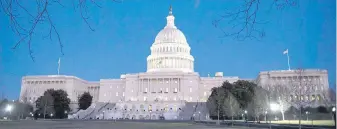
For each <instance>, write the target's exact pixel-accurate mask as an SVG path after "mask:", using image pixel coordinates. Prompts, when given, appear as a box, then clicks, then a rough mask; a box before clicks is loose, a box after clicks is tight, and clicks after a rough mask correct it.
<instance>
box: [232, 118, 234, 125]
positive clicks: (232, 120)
mask: <svg viewBox="0 0 337 129" xmlns="http://www.w3.org/2000/svg"><path fill="white" fill-rule="evenodd" d="M233 124H234V119H233V116H232V126H233Z"/></svg>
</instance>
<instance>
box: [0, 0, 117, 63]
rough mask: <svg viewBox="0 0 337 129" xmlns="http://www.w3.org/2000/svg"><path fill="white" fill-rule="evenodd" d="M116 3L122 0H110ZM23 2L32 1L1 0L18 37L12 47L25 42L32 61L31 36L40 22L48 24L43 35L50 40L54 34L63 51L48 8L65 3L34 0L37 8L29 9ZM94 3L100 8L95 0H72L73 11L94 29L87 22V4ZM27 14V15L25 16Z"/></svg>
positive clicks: (91, 28) (51, 0) (2, 10)
mask: <svg viewBox="0 0 337 129" xmlns="http://www.w3.org/2000/svg"><path fill="white" fill-rule="evenodd" d="M111 1H113V2H116V3H120V2H122V0H111ZM25 2H27V3H32V1H24V0H1V1H0V6H1V12H2V13H3V14H4V15H6V16H7V17H8V19H9V21H10V27H11V29H12V31H13V32H14V33H15V34H16V36H18V37H19V40H18V41H17V42H16V43H15V44H14V45H13V47H12V49H17V48H18V47H19V46H20V45H21V44H22V43H27V45H28V51H29V55H30V57H31V59H32V60H33V61H34V55H33V50H32V47H31V46H32V45H31V44H32V37H33V36H34V33H35V32H36V28H37V26H39V25H41V24H47V25H49V29H48V32H47V35H45V37H47V38H49V39H50V40H52V37H54V36H56V39H57V41H58V44H59V47H60V53H61V54H62V55H64V53H63V43H62V40H61V36H60V34H59V32H58V31H57V28H56V26H55V23H54V21H53V19H52V17H51V14H50V11H49V8H50V7H51V6H52V5H55V4H56V5H59V7H61V9H62V8H65V7H67V6H66V5H64V4H62V3H63V2H64V1H63V2H62V1H61V0H36V4H35V6H36V8H37V10H29V9H28V8H27V7H25V4H24V3H25ZM89 5H94V6H96V7H98V8H102V7H101V6H100V5H99V3H97V2H96V0H72V5H70V6H72V8H74V11H76V10H79V14H80V17H81V18H82V19H83V21H84V22H85V23H86V24H87V25H88V27H89V29H90V30H92V31H94V30H95V29H94V28H93V27H92V26H91V25H90V24H89V22H88V19H89V14H88V6H89ZM25 16H27V17H25ZM21 18H26V19H27V20H25V21H27V23H20V22H19V21H20V20H19V19H21ZM23 24H29V27H27V28H26V27H24V26H23Z"/></svg>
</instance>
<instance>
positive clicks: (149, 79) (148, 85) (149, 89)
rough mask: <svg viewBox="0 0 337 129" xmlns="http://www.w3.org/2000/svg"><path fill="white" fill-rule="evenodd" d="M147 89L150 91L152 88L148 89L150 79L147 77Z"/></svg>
mask: <svg viewBox="0 0 337 129" xmlns="http://www.w3.org/2000/svg"><path fill="white" fill-rule="evenodd" d="M147 89H148V91H149V92H150V93H151V91H152V90H151V89H150V79H149V78H147Z"/></svg>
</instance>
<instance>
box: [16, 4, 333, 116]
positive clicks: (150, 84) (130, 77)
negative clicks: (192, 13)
mask: <svg viewBox="0 0 337 129" xmlns="http://www.w3.org/2000/svg"><path fill="white" fill-rule="evenodd" d="M174 18H175V17H174V16H173V14H172V8H170V10H169V15H168V16H167V17H166V19H167V24H166V26H165V27H164V28H163V29H162V30H161V31H160V32H159V33H158V34H157V36H156V38H155V40H154V43H153V44H152V46H151V47H150V50H151V54H150V55H149V56H148V57H147V71H146V72H142V73H134V74H122V75H121V76H120V78H118V79H101V80H99V81H97V82H90V81H86V80H83V79H80V78H78V77H75V76H66V75H46V76H25V77H23V78H22V86H21V93H20V100H21V101H23V102H28V103H32V104H34V102H35V100H36V99H37V98H38V97H39V96H41V95H43V92H44V91H45V90H47V89H50V88H54V89H63V90H65V91H66V92H67V93H68V95H69V96H68V97H69V98H70V99H71V102H72V103H74V104H76V103H77V98H78V96H80V95H81V94H83V93H84V92H87V91H88V92H90V94H91V95H93V102H94V104H92V105H91V106H90V107H89V108H88V109H87V110H84V111H79V112H77V113H76V114H74V115H73V116H72V117H74V118H81V119H89V118H94V119H96V118H100V119H110V118H129V119H159V117H161V116H163V117H165V119H185V118H183V115H184V113H185V115H187V116H188V112H190V114H191V113H192V114H193V115H194V116H195V115H199V119H206V117H205V116H206V115H207V113H206V114H202V113H205V111H203V110H204V108H202V107H205V104H204V105H202V104H201V105H199V107H197V106H198V105H197V103H203V102H206V101H207V98H208V96H209V95H210V92H211V88H213V87H216V86H220V85H221V84H222V83H223V82H224V81H229V82H230V83H233V82H235V81H237V80H239V77H237V76H234V77H227V76H223V73H222V72H217V73H215V75H214V76H212V77H211V76H208V77H200V76H199V74H198V73H197V72H195V71H194V58H193V56H192V55H191V54H190V53H191V48H190V46H189V44H188V42H187V40H186V37H185V36H184V34H183V33H182V32H181V31H180V30H179V29H178V28H177V27H176V25H175V23H174ZM315 73H317V74H315ZM313 74H314V75H315V77H317V76H319V77H321V78H323V79H325V80H326V81H327V72H320V71H315V72H314V73H313ZM259 77H263V76H259ZM262 79H264V78H262ZM252 80H253V79H252ZM259 80H260V81H261V79H259ZM324 88H328V83H324ZM73 108H75V107H73ZM197 110H199V111H198V113H197V114H195V113H194V112H196V111H197ZM201 111H202V112H201ZM200 116H202V117H200ZM187 119H189V118H187Z"/></svg>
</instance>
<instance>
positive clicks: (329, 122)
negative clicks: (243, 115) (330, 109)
mask: <svg viewBox="0 0 337 129" xmlns="http://www.w3.org/2000/svg"><path fill="white" fill-rule="evenodd" d="M261 122H262V121H261ZM271 123H273V124H299V120H282V121H271ZM301 124H303V125H328V126H334V125H335V123H334V121H333V120H308V121H307V120H301Z"/></svg>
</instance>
